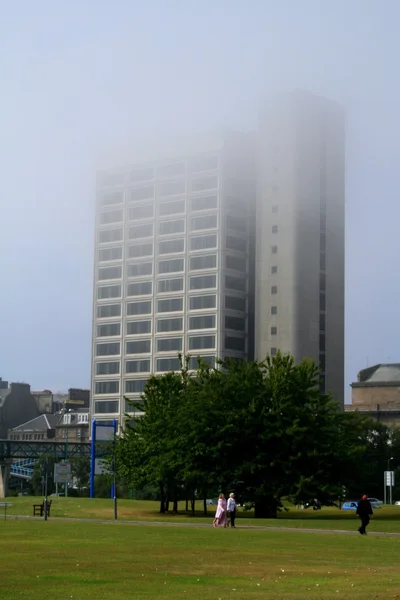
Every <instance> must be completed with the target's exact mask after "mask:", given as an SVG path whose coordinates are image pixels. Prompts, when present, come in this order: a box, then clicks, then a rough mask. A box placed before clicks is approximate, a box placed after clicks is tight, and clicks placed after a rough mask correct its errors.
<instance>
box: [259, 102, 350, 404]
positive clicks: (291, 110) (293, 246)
mask: <svg viewBox="0 0 400 600" xmlns="http://www.w3.org/2000/svg"><path fill="white" fill-rule="evenodd" d="M258 134H259V143H258V148H259V152H258V161H259V162H258V198H257V236H256V239H257V242H256V246H257V250H256V279H255V280H256V349H255V352H256V356H257V357H258V358H259V359H263V358H264V357H265V356H266V355H267V354H271V355H273V354H275V353H276V351H277V350H278V349H280V350H281V351H282V352H288V353H290V354H292V355H293V356H294V357H295V359H296V360H300V359H302V358H304V357H309V358H313V359H315V361H316V362H317V363H319V364H320V366H321V369H322V373H323V376H322V382H321V383H322V388H323V390H326V391H330V392H332V393H333V395H334V397H335V398H337V399H338V401H340V402H341V403H343V398H344V251H345V239H344V235H345V187H344V186H345V121H344V112H343V109H342V108H341V107H340V106H338V105H337V104H336V103H334V102H331V101H329V100H326V99H324V98H320V97H317V96H313V95H312V94H308V93H303V92H296V93H293V94H286V95H282V96H279V97H276V98H272V99H271V101H270V102H269V103H268V104H266V106H265V109H264V110H263V111H262V114H261V119H260V127H259V132H258Z"/></svg>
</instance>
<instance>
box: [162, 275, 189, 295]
mask: <svg viewBox="0 0 400 600" xmlns="http://www.w3.org/2000/svg"><path fill="white" fill-rule="evenodd" d="M182 290H183V277H179V278H178V279H160V281H159V282H158V293H159V294H166V293H167V292H180V291H182Z"/></svg>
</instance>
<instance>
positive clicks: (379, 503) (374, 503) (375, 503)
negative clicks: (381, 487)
mask: <svg viewBox="0 0 400 600" xmlns="http://www.w3.org/2000/svg"><path fill="white" fill-rule="evenodd" d="M368 500H369V501H370V503H371V506H372V508H381V507H382V505H383V502H382V500H378V498H368Z"/></svg>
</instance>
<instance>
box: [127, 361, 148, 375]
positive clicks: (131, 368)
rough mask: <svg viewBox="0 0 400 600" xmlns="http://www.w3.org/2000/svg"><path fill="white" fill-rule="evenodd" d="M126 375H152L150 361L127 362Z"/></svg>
mask: <svg viewBox="0 0 400 600" xmlns="http://www.w3.org/2000/svg"><path fill="white" fill-rule="evenodd" d="M125 372H126V373H150V359H148V358H146V359H145V360H127V361H126V363H125Z"/></svg>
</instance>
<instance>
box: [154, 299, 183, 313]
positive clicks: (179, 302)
mask: <svg viewBox="0 0 400 600" xmlns="http://www.w3.org/2000/svg"><path fill="white" fill-rule="evenodd" d="M181 310H183V298H165V300H158V302H157V312H159V313H163V312H179V311H181Z"/></svg>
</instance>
